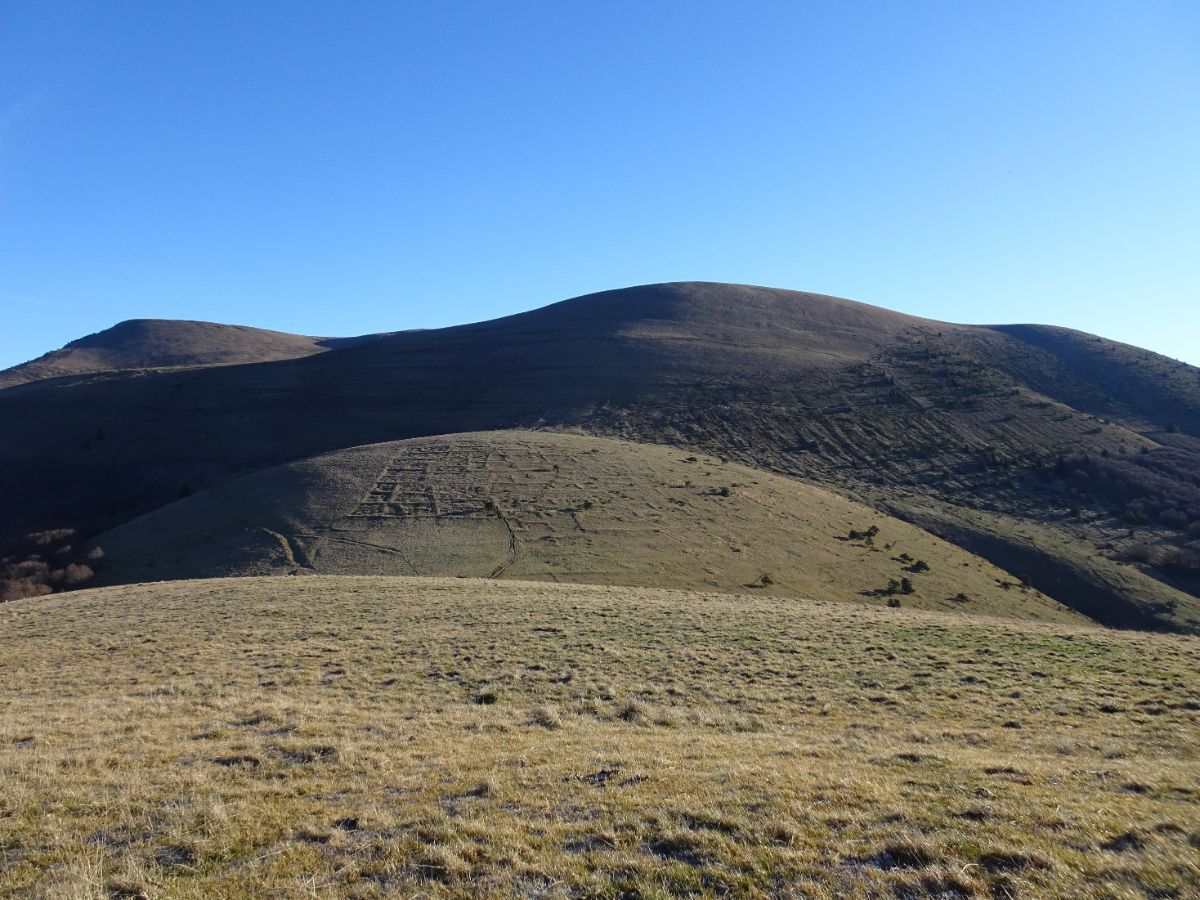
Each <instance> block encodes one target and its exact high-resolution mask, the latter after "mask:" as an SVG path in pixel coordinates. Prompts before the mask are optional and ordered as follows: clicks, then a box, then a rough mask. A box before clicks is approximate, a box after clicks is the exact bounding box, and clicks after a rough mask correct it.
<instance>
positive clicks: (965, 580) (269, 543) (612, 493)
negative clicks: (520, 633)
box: [95, 431, 1077, 621]
mask: <svg viewBox="0 0 1200 900" xmlns="http://www.w3.org/2000/svg"><path fill="white" fill-rule="evenodd" d="M872 528H874V529H875V530H874V531H872V530H871V529H872ZM852 532H855V533H857V534H856V536H854V537H852V536H851V533H852ZM95 543H96V544H97V545H99V546H101V547H102V548H103V549H104V551H105V558H104V560H103V563H102V567H101V569H100V577H101V579H103V580H105V581H108V582H118V581H123V582H130V581H148V580H155V579H160V578H162V579H178V578H204V577H212V576H219V575H251V574H260V575H262V574H303V575H307V574H343V575H463V576H479V577H484V576H489V577H504V578H521V579H525V578H535V579H546V580H551V581H567V582H589V583H598V584H618V585H643V586H654V587H674V588H696V589H704V590H719V591H727V592H728V591H739V592H746V591H752V592H760V593H763V594H767V595H772V596H791V597H817V598H821V599H839V600H848V601H852V602H856V603H866V604H884V603H886V602H889V601H890V602H892V603H899V604H903V605H905V606H911V607H917V608H933V609H954V610H959V611H982V612H988V613H994V614H999V615H1013V616H1020V617H1026V618H1038V619H1046V620H1058V621H1069V620H1072V619H1076V618H1077V616H1076V614H1074V613H1073V612H1072V611H1070V610H1068V609H1066V608H1064V607H1062V606H1061V605H1060V604H1057V603H1055V602H1053V601H1051V600H1049V599H1047V598H1046V597H1044V596H1042V595H1041V594H1039V593H1038V592H1037V591H1035V590H1032V589H1030V588H1027V587H1024V586H1022V585H1020V584H1018V583H1017V579H1016V578H1014V577H1013V576H1012V575H1010V574H1009V573H1007V572H1004V571H1001V570H999V569H997V568H995V567H994V566H992V565H990V564H988V563H986V562H985V561H983V560H981V559H979V558H977V557H973V556H971V555H970V554H968V553H966V552H964V551H962V550H960V549H959V548H957V547H955V546H953V545H952V544H948V543H946V542H944V541H941V540H939V539H937V538H934V537H933V536H931V535H929V534H928V533H926V532H924V531H922V530H921V529H919V528H917V527H915V526H912V525H909V524H907V523H904V522H901V521H899V520H896V519H894V518H891V517H889V516H887V515H883V514H880V513H878V512H876V511H874V510H872V509H869V508H868V507H865V506H863V505H862V504H859V503H855V502H853V501H850V500H847V499H845V498H842V497H840V496H837V495H835V494H833V493H830V492H829V491H826V490H823V489H821V488H817V487H813V486H811V485H807V484H803V483H800V482H797V481H795V480H792V479H788V478H783V477H780V476H776V475H772V474H770V473H766V472H760V471H757V470H754V469H750V468H746V467H744V466H740V465H735V464H731V463H726V462H722V461H721V460H719V459H717V458H715V457H710V456H705V455H696V454H693V453H688V452H686V451H681V450H678V449H674V448H669V447H658V446H651V445H644V444H632V443H629V442H626V441H616V440H610V439H604V438H594V437H589V436H584V435H575V434H552V433H544V432H515V431H513V432H488V433H476V434H454V435H444V436H439V437H432V438H418V439H413V440H410V441H401V442H393V443H386V444H376V445H370V446H366V447H357V448H354V449H351V450H347V451H340V452H337V453H332V454H327V455H323V456H319V457H315V458H313V459H309V460H305V461H302V462H298V463H292V464H289V465H286V466H281V467H277V468H274V469H270V470H267V471H265V472H261V473H256V474H254V475H250V476H247V477H244V478H240V479H235V480H233V481H230V482H227V483H224V484H221V485H218V486H216V487H214V488H212V489H211V490H209V491H206V492H204V493H202V494H198V495H196V496H192V497H188V498H186V499H184V500H182V501H179V502H177V503H173V504H171V505H169V506H167V507H165V508H163V509H161V510H158V511H156V512H154V513H151V514H149V515H147V516H144V517H142V518H140V519H137V520H135V521H133V522H131V523H129V524H128V525H125V526H122V527H121V528H118V529H115V530H114V531H111V532H109V533H107V534H104V535H101V536H100V537H99V538H97V539H96V541H95Z"/></svg>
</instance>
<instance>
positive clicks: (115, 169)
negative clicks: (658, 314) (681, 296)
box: [0, 0, 1200, 366]
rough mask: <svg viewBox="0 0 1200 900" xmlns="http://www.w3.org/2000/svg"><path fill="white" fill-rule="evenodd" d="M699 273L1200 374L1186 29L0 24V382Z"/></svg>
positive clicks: (323, 17) (865, 11) (1186, 8)
mask: <svg viewBox="0 0 1200 900" xmlns="http://www.w3.org/2000/svg"><path fill="white" fill-rule="evenodd" d="M685 279H704V280H714V281H734V282H749V283H756V284H766V285H772V286H776V287H788V288H795V289H800V290H812V291H820V292H823V293H831V294H836V295H840V296H846V297H852V298H854V299H858V300H863V301H866V302H869V303H875V304H878V305H881V306H887V307H890V308H893V309H898V310H902V311H905V312H910V313H915V314H919V315H925V316H930V317H933V318H939V319H947V320H952V321H961V322H1029V321H1037V322H1049V323H1053V324H1062V325H1070V326H1072V327H1077V328H1081V329H1084V330H1087V331H1093V332H1097V333H1100V334H1103V335H1106V336H1108V337H1113V338H1116V339H1119V340H1125V341H1128V342H1130V343H1136V344H1140V345H1142V346H1147V347H1150V348H1152V349H1155V350H1158V351H1160V352H1163V353H1166V354H1168V355H1170V356H1174V357H1177V358H1182V359H1187V360H1188V361H1190V362H1192V363H1200V340H1198V338H1200V4H1197V3H1194V2H1191V0H1186V2H1177V3H1165V2H1154V0H1136V2H1119V3H1114V2H1104V0H1091V2H1083V3H1071V2H1053V3H1045V2H1037V3H1022V2H1003V3H991V4H983V3H974V2H962V3H952V2H934V3H928V4H923V3H919V2H905V3H890V2H882V0H880V2H872V3H854V2H828V3H826V2H821V3H803V2H778V3H767V2H762V3H755V2H745V3H741V2H739V3H733V2H729V3H708V2H698V0H687V2H665V0H663V2H656V0H640V2H628V3H626V2H616V0H604V2H561V0H560V2H536V3H535V2H519V0H514V2H505V3H492V2H474V3H463V2H454V0H437V2H428V3H422V4H417V3H401V2H387V3H367V2H351V3H345V4H333V3H305V2H295V0H290V2H283V0H280V2H273V3H267V2H245V0H241V2H236V3H234V2H229V3H226V2H216V0H205V2H191V3H184V2H179V3H151V2H128V0H111V2H103V3H94V2H89V3H71V2H59V0H40V2H37V3H26V2H22V0H0V366H5V365H11V364H14V363H17V362H20V361H23V360H25V359H28V358H31V357H33V356H36V355H38V354H40V353H42V352H44V351H46V350H49V349H52V348H54V347H57V346H60V345H61V344H63V343H65V342H66V341H68V340H70V339H72V338H75V337H78V336H81V335H84V334H87V333H89V332H93V331H97V330H99V329H101V328H105V327H108V326H109V325H112V324H114V323H115V322H117V321H119V320H122V319H128V318H139V317H164V318H191V319H205V320H212V321H223V322H236V323H240V324H248V325H257V326H262V327H271V328H277V329H280V330H285V331H296V332H303V333H308V334H334V335H342V334H354V333H362V332H369V331H381V330H387V331H391V330H396V329H401V328H412V327H431V326H439V325H447V324H455V323H460V322H468V321H475V320H479V319H484V318H492V317H495V316H500V315H505V314H508V313H511V312H516V311H519V310H523V309H529V308H532V307H536V306H541V305H544V304H546V303H549V302H553V301H555V300H559V299H563V298H566V297H570V296H574V295H577V294H583V293H587V292H590V291H594V290H603V289H606V288H613V287H622V286H626V285H631V284H639V283H645V282H653V281H675V280H685Z"/></svg>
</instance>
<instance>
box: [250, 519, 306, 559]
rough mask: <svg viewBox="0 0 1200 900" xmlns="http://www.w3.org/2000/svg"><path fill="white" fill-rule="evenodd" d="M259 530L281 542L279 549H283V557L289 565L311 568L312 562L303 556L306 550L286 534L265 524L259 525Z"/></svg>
mask: <svg viewBox="0 0 1200 900" xmlns="http://www.w3.org/2000/svg"><path fill="white" fill-rule="evenodd" d="M258 529H259V531H262V532H265V533H266V534H269V535H270V536H271V537H273V538H274V539H275V540H276V541H277V542H278V544H279V549H280V550H282V551H283V557H284V559H286V560H287V562H288V565H289V566H292V567H293V568H296V569H311V568H312V563H311V562H309V561H308V559H306V558H297V557H298V556H299V557H303V556H304V555H305V554H304V550H303V549H301V548H300V547H299V545H297V544H295V543H294V542H293V541H292V539H291V538H290V537H288V536H287V535H286V534H280V533H279V532H278V531H272V530H271V529H270V528H268V527H267V526H265V525H259V526H258Z"/></svg>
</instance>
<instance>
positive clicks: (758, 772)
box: [0, 576, 1200, 898]
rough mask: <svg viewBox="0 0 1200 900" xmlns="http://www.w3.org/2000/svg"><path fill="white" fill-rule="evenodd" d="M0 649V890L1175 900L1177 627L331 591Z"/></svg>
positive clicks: (118, 594) (763, 600)
mask: <svg viewBox="0 0 1200 900" xmlns="http://www.w3.org/2000/svg"><path fill="white" fill-rule="evenodd" d="M0 633H3V634H4V635H5V640H4V641H3V643H2V645H0V893H3V894H6V895H38V896H50V897H106V896H108V897H137V896H145V897H243V896H278V897H332V896H339V897H340V896H352V897H374V896H383V895H395V896H441V895H456V896H463V895H475V896H480V895H483V896H486V895H496V896H512V895H524V896H542V897H558V896H579V895H588V896H594V895H599V896H626V897H653V896H663V895H669V894H678V893H696V894H704V895H711V896H717V895H731V894H733V895H739V896H813V897H827V896H828V897H832V896H879V897H892V896H902V897H903V896H909V897H916V896H937V897H989V896H991V897H1016V896H1021V897H1092V896H1094V897H1143V896H1154V897H1181V898H1182V897H1194V896H1196V895H1197V892H1198V891H1200V866H1198V863H1197V860H1198V859H1200V783H1198V780H1197V772H1198V771H1200V674H1198V673H1200V639H1197V638H1191V637H1179V636H1169V635H1151V634H1145V633H1133V632H1115V631H1106V630H1102V629H1099V628H1094V627H1090V626H1084V625H1069V624H1061V623H1054V624H1052V623H1029V622H1018V621H1015V620H1003V619H988V618H981V617H972V616H966V615H962V614H957V615H955V614H947V613H938V612H927V611H917V610H913V609H908V608H902V609H887V608H882V607H879V606H875V605H866V604H864V605H855V604H853V603H826V602H816V601H804V600H796V599H785V598H781V597H768V596H763V595H762V594H761V593H754V594H750V595H744V596H730V595H718V594H700V593H686V592H673V591H664V590H649V589H639V588H627V587H590V586H579V585H555V584H549V583H523V582H515V581H509V582H497V581H484V580H469V579H423V578H353V577H340V578H335V577H324V576H313V577H309V578H287V577H279V578H257V579H228V580H213V581H194V582H182V583H174V584H164V585H152V584H151V585H135V586H129V587H117V588H108V589H98V590H91V591H85V592H80V593H76V594H71V595H65V596H61V597H55V598H51V599H47V600H36V601H18V602H15V603H10V604H6V605H4V606H3V607H0Z"/></svg>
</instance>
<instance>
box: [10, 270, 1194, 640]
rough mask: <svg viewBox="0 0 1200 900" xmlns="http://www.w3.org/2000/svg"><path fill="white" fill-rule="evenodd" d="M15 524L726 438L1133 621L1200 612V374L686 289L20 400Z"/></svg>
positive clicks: (750, 456) (73, 521) (588, 300)
mask: <svg viewBox="0 0 1200 900" xmlns="http://www.w3.org/2000/svg"><path fill="white" fill-rule="evenodd" d="M0 425H2V426H3V427H0V491H2V492H3V496H5V497H6V498H8V500H9V502H8V503H7V504H6V505H5V506H4V507H3V508H0V535H5V536H8V537H10V538H11V537H15V536H17V535H21V534H24V533H26V532H29V531H34V530H42V529H49V528H57V527H71V528H76V529H79V530H80V531H81V532H82V533H84V534H88V535H97V534H99V533H100V532H102V531H105V530H109V529H112V528H115V527H117V526H119V525H121V524H122V523H125V522H129V521H130V520H132V519H134V518H136V517H138V516H141V515H144V514H145V513H147V512H149V511H151V510H153V509H156V508H158V507H162V506H164V505H166V504H168V503H171V502H173V501H175V500H177V499H178V498H179V497H180V495H181V494H186V493H193V494H195V493H199V492H200V491H202V490H204V489H206V488H210V487H215V486H217V485H220V484H222V483H223V482H225V481H226V480H227V479H229V478H231V477H234V476H238V475H245V474H248V473H250V472H254V471H258V470H262V469H266V468H269V467H272V466H278V465H280V464H284V463H291V462H296V461H299V460H304V459H307V458H309V457H313V456H316V455H318V454H322V453H328V452H331V451H337V450H343V449H346V448H350V447H357V446H362V445H369V444H378V443H382V442H390V441H396V440H402V439H407V438H414V437H422V436H429V435H442V434H450V433H455V432H470V431H489V430H495V429H513V428H522V429H539V430H577V431H583V432H587V433H590V434H595V435H601V436H609V437H616V438H622V439H625V440H628V441H636V442H642V443H657V444H664V445H673V446H676V447H680V448H686V449H688V450H689V451H694V452H704V453H708V454H711V455H713V456H719V457H722V458H724V459H727V460H729V461H732V462H737V463H739V464H742V465H746V466H750V467H753V468H756V469H760V470H763V471H768V472H774V473H776V474H779V475H784V476H788V477H791V478H794V479H799V480H802V481H805V482H808V483H812V484H816V485H822V486H825V487H827V488H832V489H834V490H836V491H838V492H840V493H843V494H845V495H847V496H849V497H851V498H853V499H855V500H857V501H860V502H863V503H866V504H868V505H870V506H873V507H875V508H877V509H879V510H883V511H886V512H887V513H889V514H890V515H893V516H896V517H899V518H901V519H905V520H908V521H910V522H912V523H915V524H918V525H920V526H921V527H923V528H925V529H927V530H929V531H931V532H932V533H934V534H937V535H940V536H942V537H944V538H946V539H947V540H949V541H951V542H954V543H956V544H957V545H959V546H960V547H962V548H964V549H966V550H968V551H971V552H973V553H976V554H978V555H980V556H983V557H984V558H986V559H988V560H989V561H991V562H992V563H994V564H996V565H997V566H999V567H1000V568H1002V569H1004V570H1006V571H1008V572H1013V573H1015V574H1016V575H1017V576H1020V577H1021V578H1024V579H1025V580H1027V581H1028V582H1029V583H1030V584H1031V585H1033V586H1034V587H1035V588H1037V589H1039V590H1040V591H1042V592H1043V593H1045V594H1047V595H1049V596H1050V597H1053V598H1054V599H1055V600H1057V601H1060V602H1062V603H1064V604H1066V605H1068V606H1070V607H1072V608H1073V609H1075V610H1077V611H1080V612H1082V613H1084V614H1086V615H1087V616H1089V617H1091V618H1093V619H1095V620H1097V621H1100V622H1103V623H1106V624H1110V625H1120V626H1132V627H1149V628H1159V629H1172V630H1188V631H1195V630H1198V629H1200V602H1198V600H1197V594H1198V593H1200V563H1198V562H1197V560H1198V559H1200V556H1198V555H1197V554H1198V548H1197V536H1198V535H1200V524H1198V523H1200V370H1197V369H1195V368H1193V367H1190V366H1186V365H1184V364H1182V363H1176V362H1174V361H1171V360H1168V359H1165V358H1164V357H1161V356H1158V355H1156V354H1153V353H1150V352H1148V351H1144V350H1140V349H1137V348H1133V347H1128V346H1125V345H1121V344H1117V343H1115V342H1112V341H1106V340H1104V339H1102V338H1098V337H1094V336H1090V335H1082V334H1079V333H1077V332H1071V331H1067V330H1063V329H1052V328H1044V327H1038V326H996V327H984V326H964V325H955V324H949V323H941V322H933V321H929V320H925V319H919V318H915V317H911V316H906V315H902V314H900V313H895V312H890V311H887V310H883V309H879V308H876V307H872V306H869V305H866V304H861V303H856V302H853V301H849V300H841V299H837V298H833V297H825V296H820V295H815V294H805V293H799V292H794V291H784V290H775V289H769V288H759V287H749V286H740V285H721V284H711V283H677V284H663V285H648V286H643V287H637V288H630V289H625V290H619V291H608V292H604V293H600V294H593V295H589V296H585V297H580V298H576V299H573V300H567V301H563V302H561V303H557V304H554V305H551V306H548V307H545V308H543V309H539V310H534V311H532V312H528V313H523V314H520V315H515V316H509V317H506V318H503V319H497V320H495V321H491V322H483V323H479V324H475V325H468V326H459V327H455V328H447V329H440V330H434V331H423V332H408V333H399V334H394V335H390V336H384V337H381V338H379V339H378V340H375V341H372V342H370V343H365V344H361V345H358V346H350V347H346V348H344V349H341V350H339V351H338V352H336V353H320V354H316V355H310V356H306V357H303V358H296V359H289V360H281V361H275V362H263V363H257V364H253V365H242V366H233V367H228V366H226V367H213V368H202V369H191V370H175V371H154V372H148V373H141V372H139V373H136V374H126V375H117V376H111V377H106V378H105V379H103V380H102V381H97V380H94V379H92V380H88V379H58V380H52V381H46V382H41V383H38V384H32V385H28V386H26V387H24V388H22V389H20V390H8V391H0Z"/></svg>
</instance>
